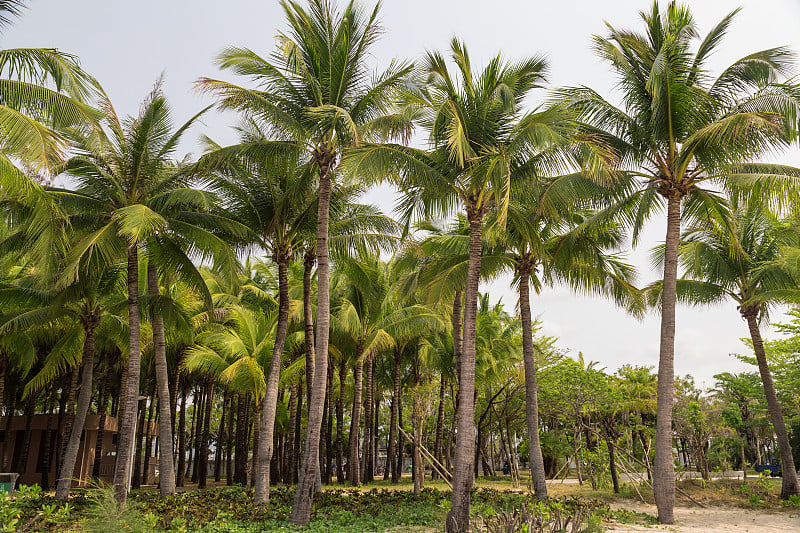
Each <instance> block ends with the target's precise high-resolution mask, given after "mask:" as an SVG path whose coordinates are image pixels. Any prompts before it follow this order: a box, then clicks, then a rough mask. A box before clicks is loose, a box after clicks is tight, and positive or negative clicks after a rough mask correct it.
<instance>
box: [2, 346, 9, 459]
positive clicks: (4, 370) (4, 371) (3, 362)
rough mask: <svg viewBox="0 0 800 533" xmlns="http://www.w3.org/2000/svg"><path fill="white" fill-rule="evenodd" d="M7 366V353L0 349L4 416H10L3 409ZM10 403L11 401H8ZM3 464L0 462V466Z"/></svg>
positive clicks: (3, 405)
mask: <svg viewBox="0 0 800 533" xmlns="http://www.w3.org/2000/svg"><path fill="white" fill-rule="evenodd" d="M7 368H8V354H7V353H6V351H5V350H2V349H0V413H4V414H5V415H6V416H11V413H10V412H9V411H8V410H5V411H4V410H3V409H4V408H5V398H6V396H5V394H6V369H7ZM9 403H12V402H9ZM2 459H3V456H2V455H0V463H1V462H2ZM2 466H3V465H2V464H0V467H2Z"/></svg>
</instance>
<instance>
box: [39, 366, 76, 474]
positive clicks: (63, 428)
mask: <svg viewBox="0 0 800 533" xmlns="http://www.w3.org/2000/svg"><path fill="white" fill-rule="evenodd" d="M79 375H80V368H78V367H77V366H76V367H74V368H72V369H71V370H70V372H69V377H68V378H67V383H69V386H68V387H67V388H66V391H67V394H66V400H65V399H64V397H65V396H64V394H63V391H62V406H63V407H62V408H61V410H60V411H59V416H58V446H57V447H56V450H57V451H58V453H57V454H56V472H60V471H61V465H62V464H63V462H64V454H65V453H66V452H67V441H68V440H69V435H70V433H72V425H73V423H74V422H75V396H76V395H77V393H78V378H79ZM49 447H50V443H49V442H48V448H49ZM47 462H48V471H47V476H48V477H49V475H50V470H49V463H50V459H49V456H48V459H47ZM43 483H44V485H46V489H47V490H49V489H50V482H49V480H47V479H44V480H43Z"/></svg>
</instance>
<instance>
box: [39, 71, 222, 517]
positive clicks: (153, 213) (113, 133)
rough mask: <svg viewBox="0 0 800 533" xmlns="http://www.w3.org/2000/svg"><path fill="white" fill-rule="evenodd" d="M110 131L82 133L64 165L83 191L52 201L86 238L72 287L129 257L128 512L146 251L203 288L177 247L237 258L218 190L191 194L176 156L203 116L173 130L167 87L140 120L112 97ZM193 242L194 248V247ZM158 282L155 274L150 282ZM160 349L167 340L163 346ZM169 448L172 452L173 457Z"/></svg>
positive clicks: (165, 397) (122, 460) (120, 477)
mask: <svg viewBox="0 0 800 533" xmlns="http://www.w3.org/2000/svg"><path fill="white" fill-rule="evenodd" d="M101 107H102V109H103V111H104V113H105V116H104V118H103V124H104V126H105V127H106V128H107V130H106V129H97V130H93V131H91V132H88V133H85V132H76V134H75V139H76V143H77V145H78V147H79V154H78V155H76V156H75V157H73V158H71V159H70V160H69V161H68V162H67V163H66V166H65V170H66V172H67V173H68V174H69V175H70V176H71V177H72V178H73V179H74V180H75V182H76V184H77V188H76V189H75V190H61V189H55V190H52V191H51V192H50V194H51V195H52V196H53V197H54V198H55V200H56V201H57V202H58V203H59V204H60V206H61V207H62V209H64V211H65V212H66V213H67V215H68V217H69V221H70V224H71V226H72V227H73V228H74V229H75V230H76V231H78V232H79V234H81V235H84V236H83V237H81V238H80V239H79V240H78V242H77V243H76V244H75V245H74V247H73V248H72V249H71V251H70V253H69V255H68V257H67V266H66V267H65V271H64V279H65V282H67V283H68V282H70V281H71V280H72V279H74V278H75V276H76V273H77V271H78V269H79V266H80V265H88V266H87V268H97V266H98V265H102V264H104V263H107V262H108V261H110V260H115V259H116V258H118V257H122V256H125V255H126V254H127V269H128V282H127V284H128V321H129V346H128V366H127V376H128V379H127V389H126V390H124V391H123V393H122V409H121V411H122V415H121V417H120V431H119V435H120V436H119V446H118V450H117V452H118V453H117V466H116V469H115V471H114V489H115V494H116V496H117V497H118V498H119V501H120V503H121V504H122V505H125V503H126V500H127V491H128V480H129V479H130V466H129V460H130V457H131V454H132V453H133V435H134V432H135V422H136V409H137V403H138V402H137V398H138V396H139V376H140V366H141V331H140V325H139V251H140V247H141V246H142V245H143V244H144V243H147V251H148V254H150V255H151V256H152V257H153V259H154V260H155V261H156V262H157V264H158V265H159V266H160V267H161V268H163V269H170V270H174V271H176V272H178V273H181V274H182V275H184V276H186V277H187V278H189V279H192V280H193V281H194V286H195V287H197V288H200V289H201V291H202V288H203V287H204V284H203V282H202V278H201V277H200V275H199V272H198V271H197V269H196V267H195V266H194V265H193V264H192V262H191V261H190V260H189V258H188V257H187V256H186V255H185V253H184V252H182V251H181V247H180V246H179V245H178V243H180V244H184V245H187V247H189V248H191V249H192V250H193V251H195V252H196V253H201V254H204V255H206V256H212V255H213V256H215V257H216V258H217V259H219V260H220V261H223V260H225V259H226V258H229V257H230V254H229V253H227V252H226V251H227V250H229V248H228V246H227V244H226V241H225V239H222V238H220V237H218V236H217V235H215V234H214V233H212V232H211V231H209V230H207V229H204V226H205V227H213V226H217V227H221V228H230V227H231V226H232V223H231V224H224V223H223V222H224V221H222V220H221V219H220V218H219V217H215V216H213V215H211V214H208V213H203V212H204V211H207V210H208V209H209V207H210V206H211V205H213V197H212V195H211V194H210V193H207V192H203V191H198V190H194V189H191V188H189V187H188V179H187V177H186V172H185V171H184V170H182V169H181V165H179V164H176V163H175V162H174V161H173V160H172V159H171V156H172V155H173V153H174V152H175V150H176V149H177V146H178V142H179V140H180V138H181V136H182V134H183V133H184V132H185V131H186V130H187V129H188V128H189V127H190V126H191V125H192V123H194V121H195V120H196V119H197V118H198V117H199V116H200V114H202V111H201V113H200V114H198V115H195V117H193V118H192V119H190V120H189V121H188V122H186V123H185V124H184V125H183V126H181V127H180V128H178V129H177V130H173V128H172V123H171V116H170V111H169V107H168V106H167V102H166V99H165V98H164V96H163V94H162V92H161V84H160V82H158V83H156V85H155V87H154V89H153V91H152V92H151V93H150V94H149V95H148V97H147V98H146V99H145V101H144V103H143V105H142V108H141V110H140V113H139V115H138V116H137V117H136V118H129V119H127V120H125V121H121V120H120V119H119V118H118V116H117V114H116V112H115V110H114V108H113V106H112V105H111V102H110V101H109V100H108V99H107V98H106V97H103V98H102V100H101ZM187 243H191V245H188V244H187ZM149 277H152V276H149ZM153 281H154V280H152V279H149V280H148V285H149V286H150V291H151V292H153V289H155V291H156V292H157V291H158V284H157V282H156V283H155V284H154V283H153ZM157 344H159V345H160V344H161V343H157ZM165 357H166V355H165V351H164V350H161V349H158V350H156V358H157V359H158V361H157V364H156V379H157V384H158V386H157V388H158V391H159V395H160V397H161V401H160V402H159V403H160V404H161V409H162V410H163V411H162V412H161V413H160V415H159V416H160V418H161V419H162V427H163V429H164V431H165V433H164V434H162V435H161V439H160V442H161V446H162V453H161V457H160V459H161V461H162V463H161V472H162V486H161V490H162V493H163V494H170V493H171V492H174V483H173V481H172V479H173V477H174V476H173V475H170V473H171V472H170V466H171V465H172V461H171V457H172V452H171V450H170V449H169V448H170V443H171V442H172V439H171V429H168V428H167V427H166V423H165V422H166V421H169V420H171V418H172V417H171V413H170V412H169V406H170V398H169V385H168V376H167V372H166V369H167V365H166V359H165ZM164 449H166V451H165V450H164Z"/></svg>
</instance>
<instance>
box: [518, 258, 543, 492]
mask: <svg viewBox="0 0 800 533" xmlns="http://www.w3.org/2000/svg"><path fill="white" fill-rule="evenodd" d="M531 267H532V265H529V264H525V265H521V266H519V267H518V268H517V270H518V272H517V273H518V274H519V314H520V318H521V320H522V357H523V360H524V362H525V415H526V420H527V427H528V455H529V458H528V460H529V461H530V465H531V483H532V485H533V492H534V494H536V497H537V498H547V474H546V473H545V471H544V458H543V457H542V445H541V442H540V441H539V392H538V387H537V384H536V353H535V352H534V349H533V320H532V319H531V300H530V276H531Z"/></svg>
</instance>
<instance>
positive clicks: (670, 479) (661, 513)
mask: <svg viewBox="0 0 800 533" xmlns="http://www.w3.org/2000/svg"><path fill="white" fill-rule="evenodd" d="M681 197H682V196H681V193H680V192H679V191H677V190H671V191H669V193H668V195H667V235H666V246H665V250H664V288H663V291H662V298H661V348H660V350H659V359H658V394H657V398H656V453H655V465H654V467H653V496H654V497H655V500H656V507H657V508H658V521H659V522H661V523H662V524H673V523H675V516H674V514H673V508H674V506H675V464H674V463H673V458H672V404H673V395H674V389H675V387H674V382H675V303H676V301H677V279H678V244H679V241H680V231H681Z"/></svg>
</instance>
